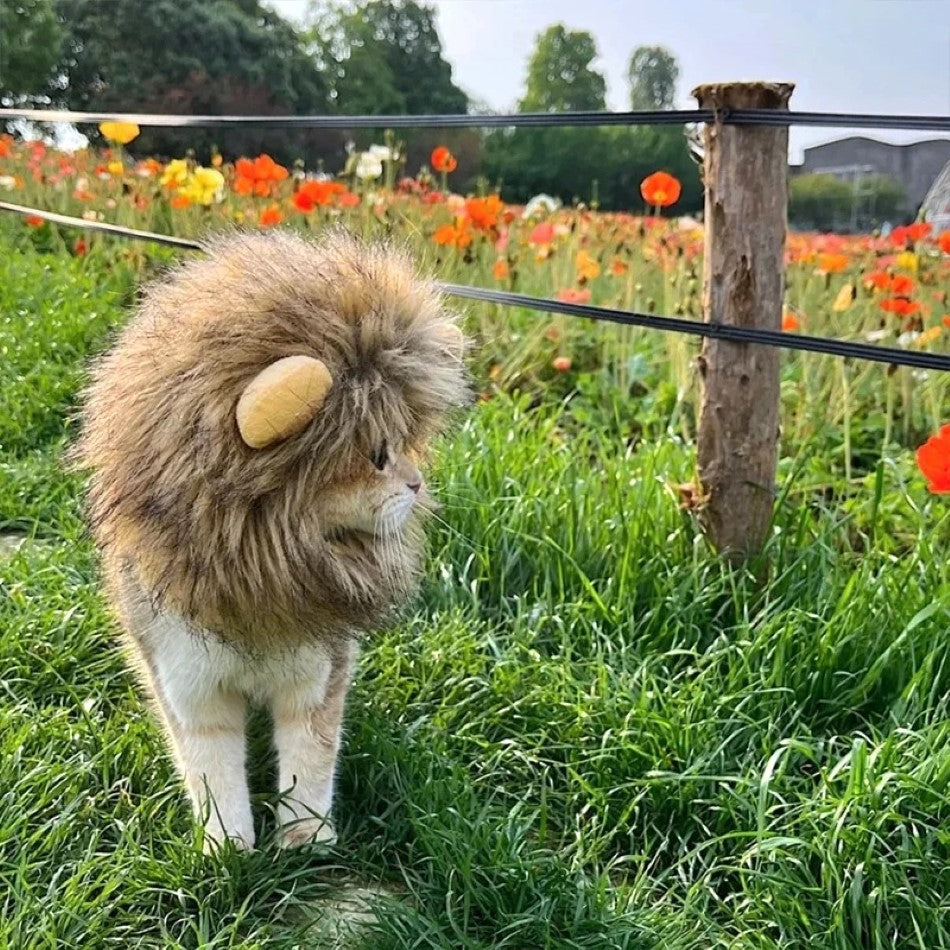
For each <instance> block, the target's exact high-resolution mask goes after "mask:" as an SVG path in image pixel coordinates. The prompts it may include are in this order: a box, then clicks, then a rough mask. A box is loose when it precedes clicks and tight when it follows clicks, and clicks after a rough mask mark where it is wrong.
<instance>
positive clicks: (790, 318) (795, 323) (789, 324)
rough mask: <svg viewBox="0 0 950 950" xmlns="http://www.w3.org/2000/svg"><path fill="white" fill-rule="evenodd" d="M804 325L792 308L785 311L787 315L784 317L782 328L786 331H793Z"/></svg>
mask: <svg viewBox="0 0 950 950" xmlns="http://www.w3.org/2000/svg"><path fill="white" fill-rule="evenodd" d="M801 328H802V325H801V323H799V320H798V317H796V316H795V314H794V313H792V312H791V311H790V310H788V311H786V312H785V315H784V316H783V317H782V329H783V330H785V332H786V333H791V332H793V331H795V330H801Z"/></svg>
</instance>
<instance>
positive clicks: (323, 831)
mask: <svg viewBox="0 0 950 950" xmlns="http://www.w3.org/2000/svg"><path fill="white" fill-rule="evenodd" d="M335 841H336V831H335V830H334V828H333V825H332V824H330V821H329V819H326V818H321V817H320V816H319V815H316V816H314V817H313V818H301V819H296V820H294V821H289V822H287V823H286V824H285V825H284V826H283V827H282V828H281V829H280V846H281V848H299V847H300V846H301V845H304V844H324V845H331V844H333V843H334V842H335Z"/></svg>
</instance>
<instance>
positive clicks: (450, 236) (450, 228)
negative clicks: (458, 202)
mask: <svg viewBox="0 0 950 950" xmlns="http://www.w3.org/2000/svg"><path fill="white" fill-rule="evenodd" d="M432 239H433V240H434V241H435V243H436V244H442V245H455V247H458V248H462V247H468V246H469V244H471V243H472V235H471V233H470V232H469V230H468V228H467V226H466V223H465V219H464V218H462V219H460V220H459V223H458V224H443V225H442V227H440V228H439V229H438V230H437V231H436V232H435V234H433V235H432Z"/></svg>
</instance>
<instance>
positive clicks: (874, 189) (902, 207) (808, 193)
mask: <svg viewBox="0 0 950 950" xmlns="http://www.w3.org/2000/svg"><path fill="white" fill-rule="evenodd" d="M906 212H907V192H906V190H905V188H904V186H903V184H901V182H899V181H897V180H896V179H894V178H890V177H888V176H887V175H870V176H868V177H866V178H859V179H858V180H856V181H844V180H842V179H840V178H836V177H835V176H834V175H827V174H824V175H823V174H814V175H796V176H795V177H793V178H792V180H791V183H790V185H789V198H788V217H789V220H790V221H791V222H792V223H793V224H794V225H795V226H797V227H800V228H816V229H818V230H822V231H856V230H866V229H868V228H872V227H876V226H878V225H880V223H881V222H882V221H885V220H890V221H894V220H895V219H898V218H900V217H901V216H902V214H905V213H906Z"/></svg>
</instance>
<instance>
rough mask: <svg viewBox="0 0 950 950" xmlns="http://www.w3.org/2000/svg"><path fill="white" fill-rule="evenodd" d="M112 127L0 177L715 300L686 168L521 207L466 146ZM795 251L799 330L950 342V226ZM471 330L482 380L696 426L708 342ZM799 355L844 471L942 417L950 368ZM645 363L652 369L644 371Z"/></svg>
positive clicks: (489, 271)
mask: <svg viewBox="0 0 950 950" xmlns="http://www.w3.org/2000/svg"><path fill="white" fill-rule="evenodd" d="M102 131H103V134H104V135H105V136H106V137H107V138H108V139H110V140H111V142H112V147H111V148H108V149H105V150H103V151H98V152H97V151H92V150H82V151H77V152H72V153H68V154H67V153H61V152H58V151H56V150H53V149H50V148H48V147H47V146H45V145H43V144H42V143H19V142H14V141H13V140H12V139H11V138H9V137H6V138H0V193H4V192H6V193H7V197H9V198H10V199H11V200H16V201H18V202H19V203H23V204H32V205H33V206H35V207H42V208H45V209H47V210H52V211H58V212H61V213H66V214H71V215H77V216H82V217H85V218H87V219H90V220H96V221H108V222H111V223H117V224H122V225H127V226H132V227H136V228H141V229H145V230H156V231H159V232H162V233H171V234H175V235H179V236H184V237H198V236H200V235H202V234H204V233H207V232H208V231H212V230H217V229H222V228H233V227H243V228H247V227H251V228H271V227H276V226H284V227H296V228H301V229H304V230H310V231H316V230H319V229H320V228H321V227H325V226H327V225H330V224H343V225H345V226H347V227H349V228H353V229H355V230H357V231H359V232H361V233H364V234H369V235H377V234H382V235H388V236H392V235H396V236H397V237H398V238H399V239H400V240H403V241H405V242H407V243H408V244H409V245H410V246H411V248H412V250H413V251H414V252H415V253H416V254H417V256H418V257H419V258H420V259H421V260H422V261H423V262H424V264H425V265H426V266H428V267H429V268H430V270H431V271H432V272H434V273H435V274H436V275H437V276H439V277H441V278H442V279H445V280H449V281H454V282H458V283H468V284H474V285H478V286H485V287H498V288H502V289H506V290H516V291H520V292H523V293H528V294H533V295H537V296H547V297H556V298H558V299H561V300H566V301H571V302H578V303H582V302H592V303H595V304H598V305H602V306H607V307H618V308H622V309H634V310H640V311H647V312H656V313H661V314H668V315H673V316H681V317H685V318H691V319H699V318H700V315H701V300H700V295H701V279H702V260H701V253H702V228H701V225H699V224H698V223H697V222H695V221H693V220H692V219H682V218H676V217H675V216H674V215H675V202H676V200H677V198H678V196H679V183H678V182H677V181H676V179H675V178H672V176H669V175H666V174H665V173H663V172H658V173H656V174H654V175H651V176H649V177H648V178H647V179H645V180H644V182H643V185H642V188H641V191H642V199H643V203H644V209H645V211H646V212H647V213H645V214H644V215H641V216H637V215H633V214H617V213H612V214H608V213H600V212H597V211H595V210H592V209H589V208H583V207H581V208H567V209H563V208H558V207H556V204H555V203H554V202H552V201H550V200H549V199H545V197H544V196H539V198H538V199H537V200H535V201H533V202H532V203H530V204H529V205H528V206H527V207H513V206H507V205H505V204H504V203H503V202H502V201H501V200H500V199H499V198H498V197H497V195H495V194H492V193H486V194H484V195H469V196H462V195H458V194H454V193H453V192H452V190H451V174H452V172H454V171H455V170H456V165H457V163H456V159H455V158H454V156H452V155H451V153H450V152H449V151H448V149H445V148H438V149H436V150H435V151H434V152H433V154H432V160H431V171H430V170H429V169H422V170H421V171H420V173H419V174H418V175H417V176H416V177H414V178H409V177H400V174H399V167H400V163H399V155H398V151H397V150H396V148H394V147H393V146H373V148H372V149H370V151H368V152H365V153H360V154H358V155H356V156H354V157H353V159H351V161H350V163H349V166H348V169H347V170H346V171H345V173H344V174H342V175H339V176H336V177H330V176H327V175H322V176H316V177H314V176H307V175H306V174H305V173H304V170H303V167H302V163H301V164H300V165H299V166H297V167H294V168H292V169H291V168H286V167H284V166H281V165H279V164H277V163H276V162H274V160H273V159H271V158H270V157H269V156H267V155H260V156H258V157H256V158H242V159H238V160H237V161H235V162H234V163H225V162H224V161H223V160H222V159H221V157H220V156H216V157H215V158H214V159H213V160H212V162H211V164H210V165H209V166H208V167H203V166H201V165H198V164H196V163H195V162H194V161H193V160H191V159H186V158H181V159H174V160H171V161H168V162H167V163H161V162H158V161H156V160H154V159H146V160H138V161H133V160H132V159H131V158H129V157H128V155H127V154H125V152H124V150H123V145H126V144H128V143H129V142H130V141H132V140H134V138H135V137H136V135H137V133H138V129H137V127H136V126H134V125H131V124H128V123H104V124H103V127H102ZM26 226H27V227H32V228H35V229H36V230H37V232H38V233H37V234H35V235H34V242H35V243H38V244H40V245H46V246H53V245H55V246H56V247H58V248H60V249H62V250H64V251H66V252H68V253H71V254H74V255H83V254H86V253H88V252H89V251H90V250H92V249H93V248H94V246H95V245H96V244H97V243H100V242H101V243H105V244H108V243H109V242H110V240H111V239H100V238H96V237H90V236H88V235H81V234H77V233H67V232H65V231H64V232H62V233H57V234H56V235H55V236H54V235H53V234H51V233H49V232H50V226H49V225H47V224H45V223H44V222H43V221H42V220H41V219H39V218H37V219H27V221H26ZM125 253H126V255H127V256H128V257H130V258H134V257H135V256H136V255H139V256H141V254H142V253H143V252H142V251H136V250H135V249H133V248H129V249H127V250H126V252H125ZM787 266H788V270H787V296H786V307H785V313H784V317H783V324H782V329H783V330H785V331H786V332H789V333H795V332H807V333H809V334H815V335H827V336H832V337H835V338H839V339H855V340H862V341H870V342H879V343H883V344H889V345H897V346H902V347H907V348H920V349H928V350H933V351H937V352H950V346H948V341H950V232H946V231H945V232H943V233H939V234H938V233H934V232H933V231H932V229H931V228H930V226H929V225H928V224H926V223H919V224H913V225H910V226H903V227H896V228H894V229H893V230H891V231H890V233H889V234H886V235H873V236H872V235H866V236H858V237H853V236H852V237H847V238H845V237H840V236H836V235H818V234H792V235H790V236H789V240H788V247H787ZM470 329H471V331H472V333H473V335H474V337H475V339H476V342H477V344H478V349H477V356H476V361H477V366H478V368H479V370H480V371H481V373H480V377H481V379H482V381H483V383H484V387H483V389H484V393H483V395H484V397H485V398H489V397H490V395H491V393H492V392H493V391H495V390H497V389H498V388H504V389H508V390H511V389H518V390H522V391H523V390H534V391H542V390H544V389H545V388H547V387H548V386H550V385H551V384H552V377H555V376H564V375H566V376H568V377H569V379H568V380H566V381H565V380H562V381H558V382H555V383H554V385H556V386H557V387H559V388H560V389H561V390H564V389H565V388H566V387H568V386H569V385H571V383H572V382H576V381H577V378H578V377H579V376H587V377H589V376H590V375H591V374H600V375H601V376H603V375H604V374H606V376H607V377H609V379H610V380H611V381H612V382H614V383H615V384H616V385H618V386H620V387H621V389H627V388H629V387H630V386H631V385H634V386H636V385H637V384H638V383H639V384H646V385H648V386H650V388H651V389H653V390H654V391H658V390H660V389H662V390H663V391H664V392H665V391H671V392H672V393H673V395H672V396H669V397H666V399H665V403H669V405H666V404H664V407H663V412H662V413H661V415H660V416H659V417H658V421H660V422H661V423H662V424H663V425H673V427H674V428H675V429H677V430H679V431H681V432H682V434H683V435H684V436H685V437H686V438H690V437H691V436H692V434H693V429H694V426H695V415H696V410H697V398H698V390H697V386H696V380H695V378H694V373H693V370H692V358H693V356H694V355H695V353H696V351H697V349H696V344H695V343H692V342H689V341H684V340H682V339H666V340H656V339H651V340H645V338H644V337H645V335H646V333H645V331H629V330H626V331H625V330H617V329H615V328H604V327H601V326H592V325H590V324H589V323H584V324H578V323H577V322H572V321H570V320H568V319H565V318H554V319H551V320H549V321H546V322H545V321H543V320H541V319H539V318H537V317H532V318H530V319H525V318H524V317H523V316H522V317H519V316H518V315H514V318H512V315H511V314H510V313H508V312H505V313H500V312H494V311H492V310H491V309H490V308H482V309H481V310H480V311H479V312H478V314H477V316H476V317H475V319H474V323H473V324H472V325H471V326H470ZM645 352H646V353H650V352H655V353H656V354H657V356H658V359H660V360H662V364H663V365H662V369H660V368H659V367H658V366H656V365H651V366H650V368H649V369H647V370H645V369H643V368H642V367H643V359H642V356H643V354H644V353H645ZM788 363H790V364H792V365H793V366H794V371H793V372H791V373H789V374H787V375H788V378H787V380H786V386H785V389H784V396H785V398H784V405H783V432H784V434H785V436H786V440H787V442H788V443H789V444H793V443H795V444H801V443H802V442H804V441H807V440H809V439H811V438H813V437H814V436H815V435H816V433H824V434H825V435H828V434H829V433H830V432H831V431H832V429H833V430H834V431H836V432H837V433H840V436H841V440H842V446H843V448H842V466H841V468H842V474H844V475H845V476H846V477H847V478H849V479H850V477H851V476H852V475H853V474H854V473H855V472H856V471H858V472H859V471H861V470H862V469H863V468H865V467H866V466H867V464H868V463H869V461H870V459H871V457H872V456H874V455H875V453H876V454H877V455H878V456H879V455H880V454H881V453H882V452H883V451H884V446H885V445H887V444H889V443H892V442H893V443H895V444H897V445H901V446H903V447H905V448H913V447H916V446H917V445H919V444H920V443H921V442H923V440H924V439H925V438H927V436H929V435H930V434H932V433H935V432H937V430H938V429H939V427H940V425H941V424H942V423H943V422H945V421H946V420H945V419H944V418H943V417H942V416H943V415H944V408H943V407H944V401H945V399H946V396H947V393H948V380H947V379H945V378H943V376H945V375H946V374H943V375H941V374H939V373H928V372H924V371H912V370H907V369H898V368H896V367H890V368H888V367H886V366H862V365H847V364H846V365H842V364H838V363H837V362H836V361H834V360H830V359H811V360H805V361H800V360H799V359H798V358H791V357H790V358H789V360H788ZM644 372H646V373H647V375H648V377H649V378H644V379H639V378H637V374H638V373H639V374H641V375H643V373H644ZM936 444H942V443H936ZM933 451H934V449H933V448H932V449H931V452H930V455H932V454H933ZM928 457H930V456H928ZM931 484H932V485H937V484H941V482H940V480H939V479H937V480H936V481H934V480H931Z"/></svg>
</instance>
